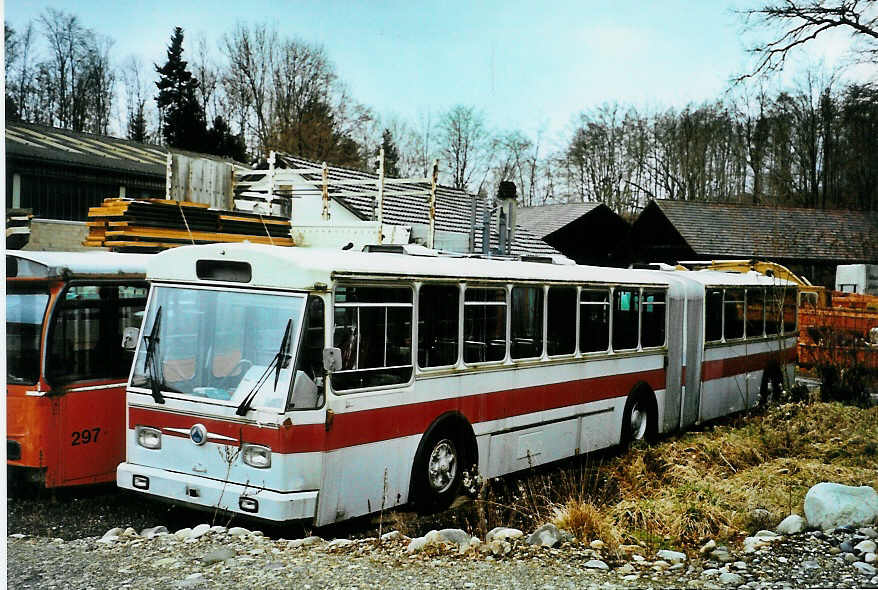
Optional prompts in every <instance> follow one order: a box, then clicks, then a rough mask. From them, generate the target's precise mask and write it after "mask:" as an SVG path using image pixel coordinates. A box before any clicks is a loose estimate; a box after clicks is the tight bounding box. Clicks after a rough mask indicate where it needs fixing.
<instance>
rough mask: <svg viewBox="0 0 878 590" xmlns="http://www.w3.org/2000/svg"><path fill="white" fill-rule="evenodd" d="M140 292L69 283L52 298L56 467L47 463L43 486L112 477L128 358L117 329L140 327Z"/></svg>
mask: <svg viewBox="0 0 878 590" xmlns="http://www.w3.org/2000/svg"><path fill="white" fill-rule="evenodd" d="M146 292H147V287H146V283H143V282H137V283H131V284H118V283H100V282H93V283H91V282H90V283H79V284H77V283H74V284H71V285H69V286H68V287H67V289H65V290H64V292H63V293H61V295H60V296H59V298H58V300H57V301H56V304H55V306H54V308H53V313H52V319H51V326H50V328H49V334H48V340H47V348H46V366H45V374H46V380H47V381H48V382H49V384H50V385H51V386H52V391H51V392H50V396H52V397H53V409H54V411H53V421H54V424H53V425H52V430H51V431H52V432H54V433H55V436H56V443H57V449H58V452H57V453H55V457H56V458H57V461H58V464H57V465H56V466H55V467H56V469H52V468H51V466H50V470H49V471H50V474H49V475H48V479H47V482H46V483H47V485H50V486H51V485H66V484H74V483H89V482H98V481H111V480H113V479H114V477H115V469H116V466H117V465H118V464H119V463H120V462H121V461H122V460H123V459H124V455H125V382H126V379H127V377H128V373H129V371H130V369H131V362H132V360H133V351H127V350H125V349H123V347H122V333H123V330H124V329H125V328H128V327H137V328H139V327H140V324H141V321H142V315H143V314H142V312H143V308H144V305H145V304H146ZM52 473H56V474H57V475H52Z"/></svg>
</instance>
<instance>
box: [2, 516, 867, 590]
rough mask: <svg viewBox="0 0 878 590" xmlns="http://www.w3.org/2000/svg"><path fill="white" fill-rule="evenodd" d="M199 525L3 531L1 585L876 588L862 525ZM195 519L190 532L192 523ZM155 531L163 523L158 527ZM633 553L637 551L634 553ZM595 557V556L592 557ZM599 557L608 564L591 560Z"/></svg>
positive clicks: (148, 587) (90, 586)
mask: <svg viewBox="0 0 878 590" xmlns="http://www.w3.org/2000/svg"><path fill="white" fill-rule="evenodd" d="M208 528H209V527H208V525H207V524H204V525H201V526H200V527H197V528H195V530H194V531H193V530H192V529H191V528H186V529H183V530H181V531H179V532H177V533H176V534H173V531H172V534H159V535H157V536H155V537H153V538H148V537H149V531H140V534H138V533H137V532H135V530H134V529H133V528H129V529H127V530H126V531H122V529H121V528H119V529H116V530H115V531H112V533H111V532H109V531H108V534H107V535H106V536H104V537H103V538H102V537H97V536H90V537H87V538H82V539H75V540H64V539H61V538H54V539H53V538H49V537H44V536H29V535H23V534H21V533H14V532H13V529H10V532H13V534H11V535H10V536H9V537H8V539H7V541H8V547H7V549H8V578H7V582H8V585H9V588H40V589H47V588H48V589H51V588H76V589H99V588H132V589H134V588H144V589H150V590H154V589H160V588H257V587H259V588H266V589H268V588H290V587H299V588H304V589H305V590H310V589H312V588H313V589H317V588H347V589H354V588H356V589H364V588H374V587H380V588H435V589H445V588H448V589H451V588H455V589H457V588H462V589H466V588H497V589H502V590H508V589H509V588H525V589H529V588H533V589H540V590H553V589H559V590H560V589H566V588H598V587H600V588H610V587H620V588H622V587H632V588H667V587H675V588H724V587H747V588H754V589H763V588H764V589H768V588H803V587H819V588H825V587H832V588H878V575H875V574H874V573H872V574H864V573H862V572H861V571H860V570H859V569H857V567H855V566H854V565H852V563H850V562H848V561H847V560H846V559H845V558H844V554H843V553H841V552H840V550H838V548H837V547H838V545H839V544H840V543H842V542H843V541H848V542H851V541H852V540H854V541H855V540H856V539H858V538H859V537H863V538H865V536H863V535H859V536H857V534H856V532H855V531H853V530H851V531H837V532H836V533H835V534H830V535H825V534H823V533H804V534H799V535H794V536H789V537H784V538H778V539H776V540H775V541H773V542H771V543H767V544H766V546H765V547H762V548H760V549H758V550H757V551H755V552H753V553H743V552H736V551H734V550H732V551H730V552H729V554H728V555H727V556H723V559H717V558H716V557H717V556H718V555H719V554H717V553H714V554H711V555H710V556H709V557H704V556H696V555H690V556H689V558H688V559H686V560H685V561H684V562H682V563H679V564H674V565H672V564H671V563H668V562H667V561H664V560H658V559H657V557H656V556H655V555H654V554H650V552H648V551H647V550H646V549H645V548H642V547H637V546H628V547H627V548H626V553H625V557H624V558H622V559H613V558H611V557H610V556H609V555H605V554H603V553H602V550H601V549H597V550H595V549H592V548H590V547H589V546H588V545H585V544H582V543H579V542H575V541H574V542H568V543H563V544H562V545H561V547H560V548H557V549H550V548H546V547H537V546H531V545H527V544H526V543H525V542H524V541H523V539H518V540H515V541H513V542H512V543H511V545H510V549H509V552H508V553H506V554H503V552H500V554H498V555H494V554H493V553H492V552H491V551H490V550H488V547H489V546H488V545H487V544H482V545H480V546H477V547H473V548H470V549H469V550H467V551H466V552H464V553H461V552H460V551H459V548H458V547H457V546H454V545H448V546H445V547H442V546H433V547H430V548H428V549H426V550H424V551H422V552H418V553H408V552H407V548H408V546H409V542H410V541H409V539H408V538H406V537H404V536H402V535H399V534H398V533H396V534H391V535H390V537H394V538H388V539H384V540H379V539H376V538H366V539H358V540H355V541H354V540H348V539H342V540H334V541H331V542H326V541H323V540H321V539H318V538H316V537H310V538H308V539H307V540H303V539H298V540H284V539H281V538H269V537H266V536H264V535H263V534H262V533H261V532H258V531H253V532H250V531H248V530H247V529H242V528H240V527H235V528H231V529H228V530H226V529H225V528H224V527H214V528H213V529H211V530H206V529H208ZM199 529H200V530H199ZM159 532H161V530H160V531H159ZM635 554H637V557H635ZM597 560H601V561H600V562H599V561H597ZM595 567H606V568H607V569H606V570H604V569H592V568H595Z"/></svg>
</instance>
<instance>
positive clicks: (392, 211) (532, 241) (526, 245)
mask: <svg viewBox="0 0 878 590" xmlns="http://www.w3.org/2000/svg"><path fill="white" fill-rule="evenodd" d="M283 159H284V160H286V161H287V162H288V164H290V165H292V166H294V167H296V168H300V169H306V168H307V169H314V168H320V167H321V166H322V164H318V163H317V162H312V161H310V160H306V159H304V158H298V157H295V156H290V155H288V154H284V155H283ZM302 176H304V177H305V178H306V179H307V180H309V181H313V182H319V181H321V180H322V177H321V175H320V173H319V172H315V173H305V174H302ZM377 178H378V175H377V174H374V173H371V172H362V171H360V170H351V169H348V168H340V167H337V166H330V167H329V179H330V184H329V192H330V195H332V193H333V192H339V191H340V190H341V189H334V188H333V186H332V180H373V179H374V180H377ZM392 186H393V192H392V193H388V194H386V195H385V197H384V207H383V220H384V222H385V223H389V224H395V225H411V224H429V223H430V219H429V210H428V197H425V196H423V195H409V194H406V193H405V188H411V190H412V191H423V190H424V189H429V184H426V183H425V184H411V185H392ZM363 192H365V191H363ZM474 198H475V197H473V196H472V195H468V194H467V193H466V192H465V191H462V190H460V189H456V188H452V187H447V186H441V185H439V186H437V187H436V229H437V230H443V231H450V232H459V233H466V234H468V233H469V231H470V227H471V225H472V202H473V199H474ZM333 199H335V200H336V201H338V202H339V203H341V204H342V205H344V206H345V207H347V208H348V209H350V210H351V211H353V212H354V213H355V214H356V215H357V216H358V217H360V219H364V220H368V219H372V210H373V203H374V199H373V197H372V196H371V195H366V194H364V195H356V196H344V197H341V196H337V195H333ZM475 199H476V232H475V234H476V235H475V251H476V252H481V243H482V212H483V211H484V207H485V205H484V201H483V200H482V199H479V198H475ZM496 218H497V216H496V215H494V216H493V219H492V230H491V243H492V245H493V247H496V245H497V243H496V238H497V224H496ZM512 253H513V254H518V255H520V254H558V251H557V250H555V249H554V248H553V247H551V246H549V245H548V244H547V243H545V242H544V241H542V240H541V239H540V238H539V237H538V236H537V235H535V234H534V233H533V232H531V231H529V230H528V229H527V228H523V227H521V226H519V227H518V229H517V230H516V232H515V239H514V241H513V244H512Z"/></svg>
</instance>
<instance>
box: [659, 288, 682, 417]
mask: <svg viewBox="0 0 878 590" xmlns="http://www.w3.org/2000/svg"><path fill="white" fill-rule="evenodd" d="M675 278H676V277H671V283H670V287H669V288H668V304H667V313H668V342H667V345H668V354H667V357H666V358H665V378H666V383H665V411H664V424H663V425H662V428H661V431H662V432H670V431H672V430H676V429H677V428H678V427H679V426H680V414H681V412H682V396H683V366H684V363H685V358H684V354H683V353H684V349H683V347H684V338H683V327H684V326H685V312H686V291H685V283H682V284H681V283H680V282H678V281H675V280H674V279H675Z"/></svg>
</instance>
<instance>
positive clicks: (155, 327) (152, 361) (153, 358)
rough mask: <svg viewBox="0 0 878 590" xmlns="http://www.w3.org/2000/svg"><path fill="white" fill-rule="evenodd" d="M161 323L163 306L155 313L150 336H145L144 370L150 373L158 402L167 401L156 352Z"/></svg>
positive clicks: (153, 390)
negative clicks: (163, 391)
mask: <svg viewBox="0 0 878 590" xmlns="http://www.w3.org/2000/svg"><path fill="white" fill-rule="evenodd" d="M161 325H162V308H161V306H159V309H158V311H157V312H156V313H155V321H154V322H153V323H152V329H151V330H150V331H149V335H148V336H144V340H146V359H144V363H143V370H144V371H147V372H148V373H149V385H150V389H151V390H152V399H154V400H155V403H157V404H163V403H165V396H163V395H162V389H161V383H159V361H158V355H157V354H156V352H157V351H158V346H159V331H160V330H161Z"/></svg>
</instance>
